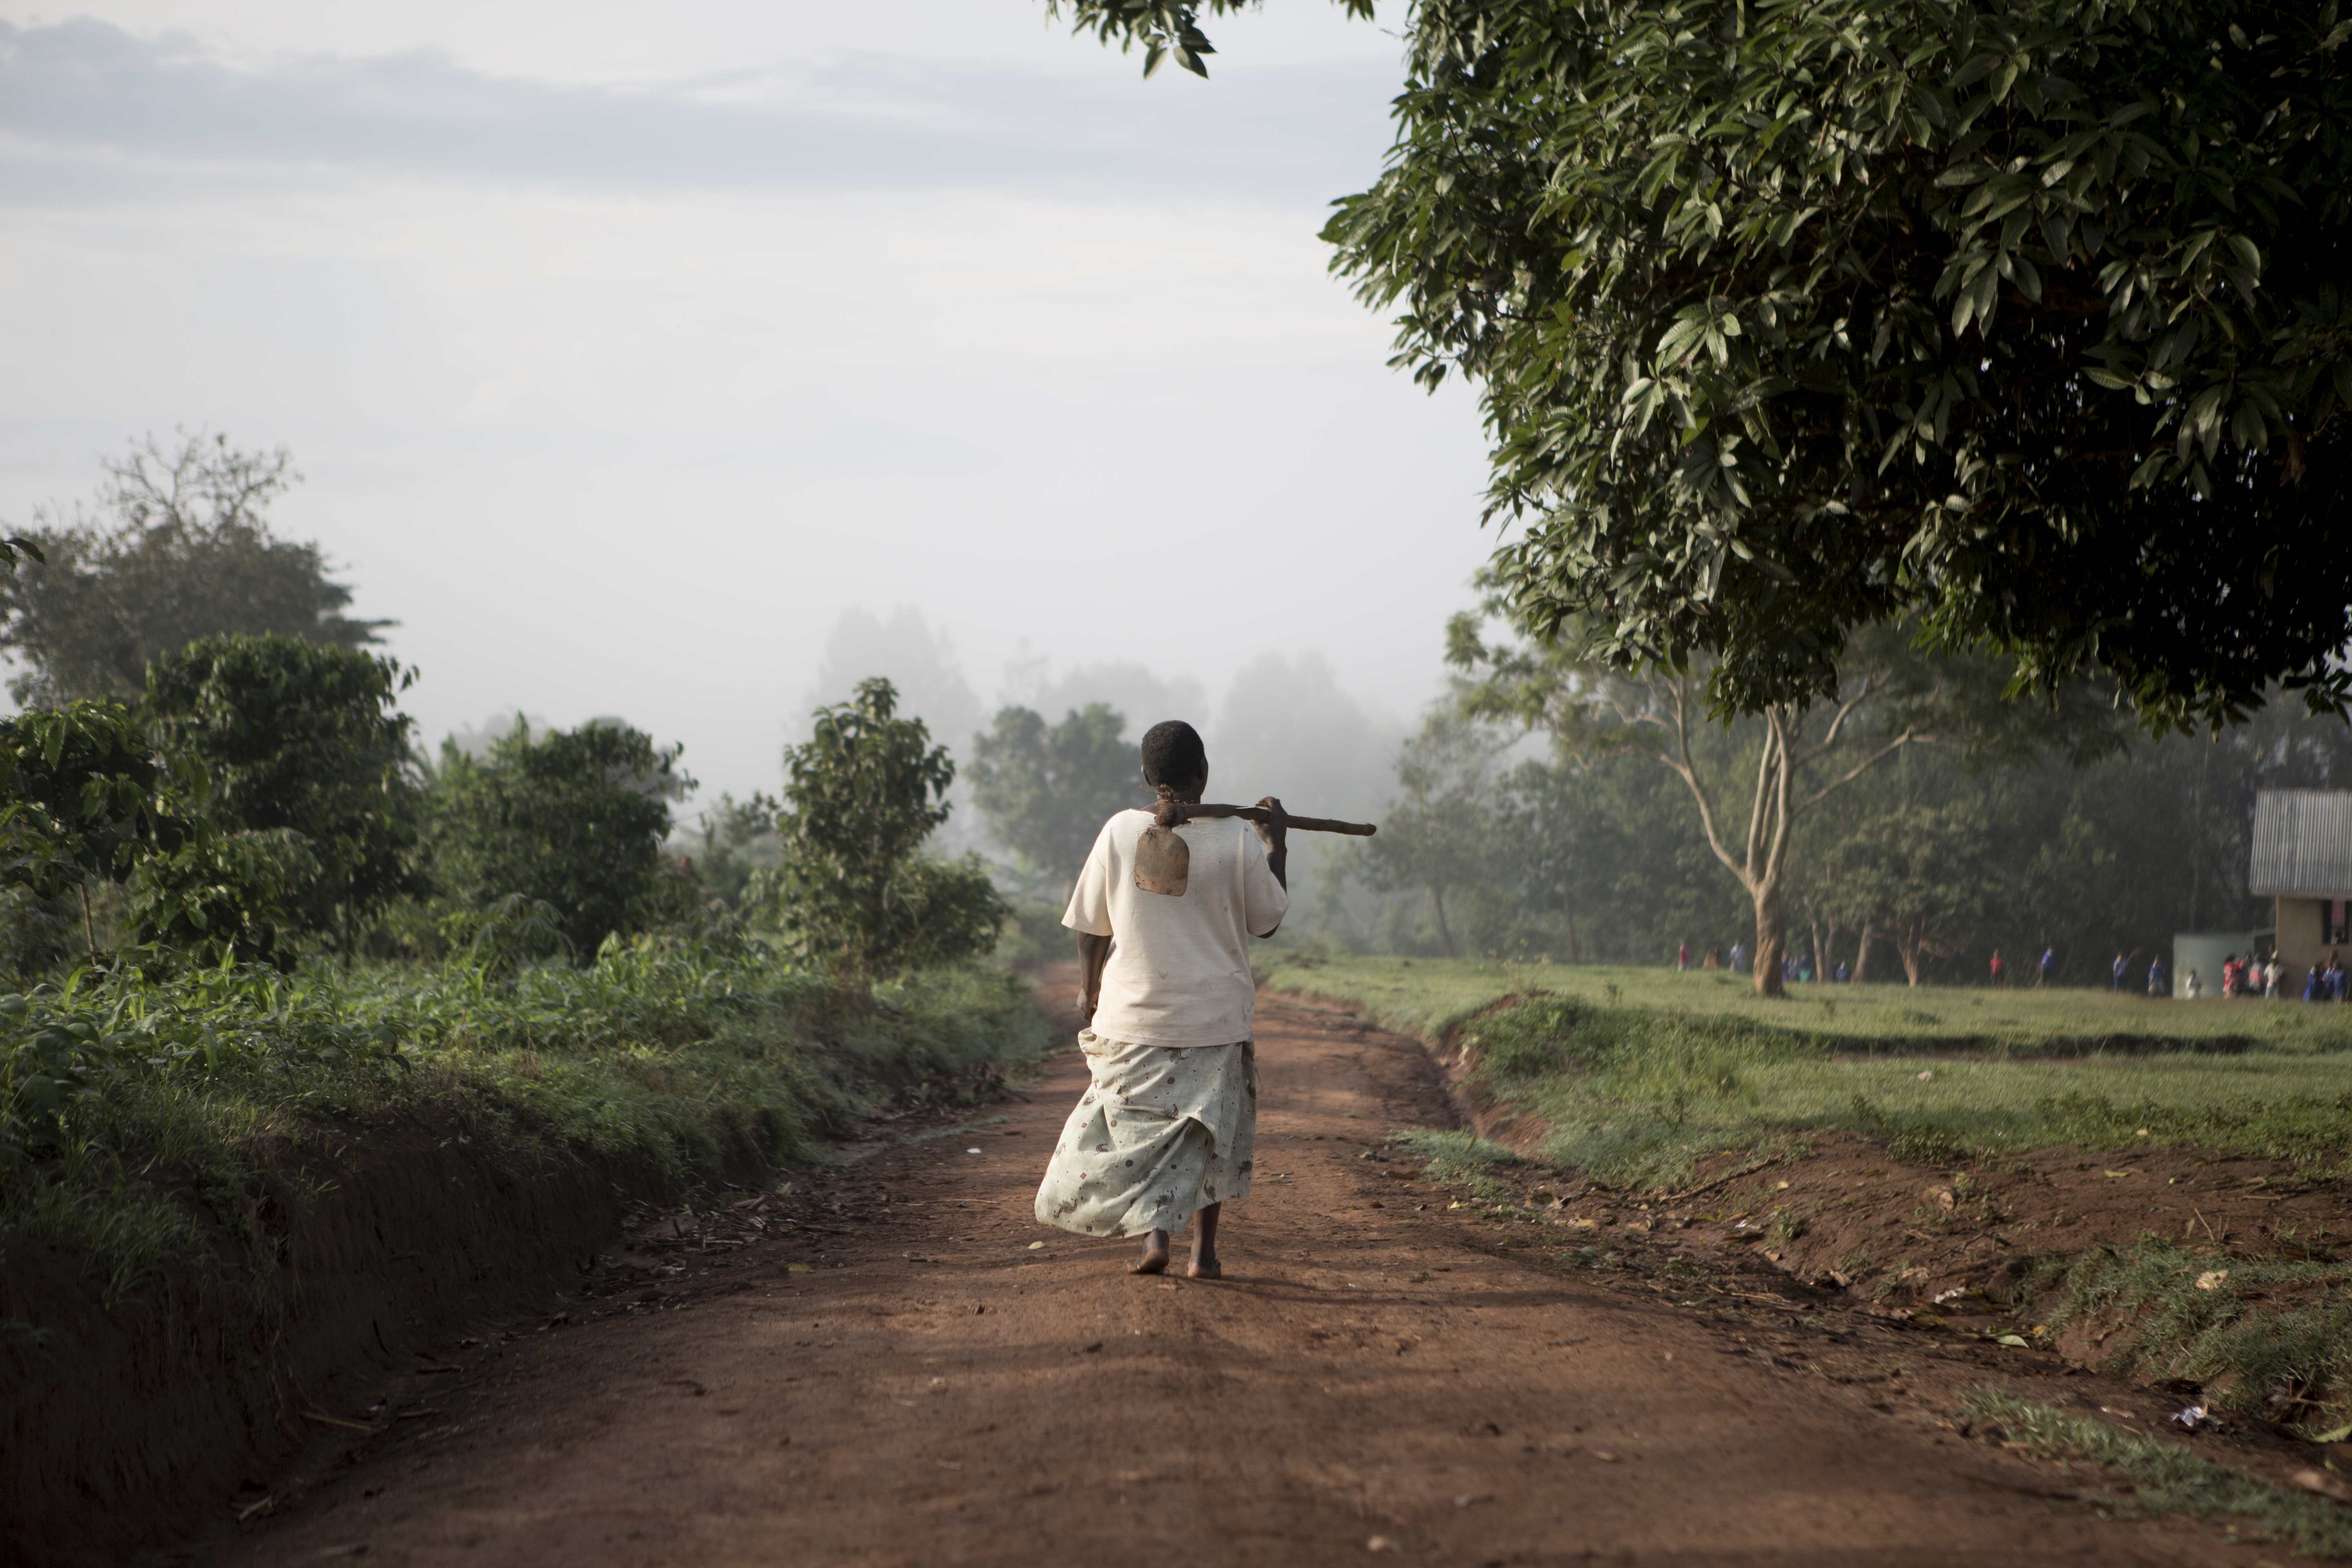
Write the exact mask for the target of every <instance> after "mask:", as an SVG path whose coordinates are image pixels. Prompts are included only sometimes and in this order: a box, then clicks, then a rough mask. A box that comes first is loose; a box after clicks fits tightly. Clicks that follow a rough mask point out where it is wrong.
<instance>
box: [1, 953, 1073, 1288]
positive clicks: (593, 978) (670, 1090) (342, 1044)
mask: <svg viewBox="0 0 2352 1568" xmlns="http://www.w3.org/2000/svg"><path fill="white" fill-rule="evenodd" d="M1043 1037H1044V1026H1043V1018H1042V1016H1041V1014H1040V1012H1039V1010H1038V1007H1037V1005H1036V1002H1035V1000H1034V995H1033V994H1031V991H1030V989H1029V987H1028V985H1027V984H1026V983H1025V982H1024V981H1022V980H1021V979H1020V978H1019V977H1017V976H1015V975H1013V974H1011V973H1007V972H1005V971H1003V970H1002V969H993V968H975V969H955V970H942V971H935V972H925V973H916V974H913V975H909V976H908V977H906V978H904V979H902V980H898V981H895V982H892V983H889V984H885V985H882V986H879V987H877V988H876V989H875V990H874V992H873V993H872V994H871V995H870V996H853V995H847V994H843V993H841V992H839V991H837V990H835V989H834V988H832V987H831V986H829V985H828V984H825V983H824V981H822V980H820V979H819V978H818V977H815V976H813V975H810V974H807V973H801V972H799V971H796V970H793V969H791V968H789V967H786V966H783V965H780V964H779V963H776V962H774V961H773V960H772V959H770V958H768V957H766V956H765V955H763V954H761V953H760V952H756V951H734V952H710V951H702V950H698V949H696V948H692V947H689V946H684V945H680V944H677V943H674V942H656V941H651V940H648V941H645V942H638V943H636V944H634V945H621V944H613V945H610V946H608V947H607V949H606V950H605V952H603V953H601V954H600V955H599V956H598V958H597V960H596V962H595V963H593V964H590V965H588V966H585V967H583V968H570V967H562V966H546V967H538V968H529V969H525V970H523V971H521V972H520V973H517V974H514V975H513V976H511V977H509V978H505V979H500V978H496V977H494V976H492V975H490V974H488V973H485V972H484V971H482V970H480V969H478V968H473V967H469V966H467V965H463V964H457V963H445V964H433V965H383V966H372V967H362V968H359V969H357V970H354V971H351V972H342V971H339V970H335V969H332V968H329V967H323V966H322V967H319V968H316V969H312V970H310V971H306V972H304V973H300V974H298V975H294V976H281V975H278V974H275V973H268V972H266V971H245V972H236V973H182V974H178V975H174V976H161V977H158V976H147V975H142V974H138V973H130V974H126V975H120V976H112V977H103V978H101V977H94V976H90V975H88V974H82V975H79V976H77V977H76V978H74V979H73V980H71V981H69V982H68V984H65V985H63V986H50V987H43V988H40V989H37V990H36V991H34V992H32V993H30V994H26V995H23V996H18V997H13V998H0V1236H6V1235H9V1234H14V1235H17V1236H20V1237H37V1238H41V1239H46V1240H49V1241H54V1242H57V1243H59V1244H62V1245H65V1246H68V1247H73V1248H76V1249H79V1250H81V1251H83V1252H86V1253H87V1254H88V1255H89V1257H90V1258H92V1259H93V1261H94V1262H95V1263H96V1264H97V1265H98V1266H99V1267H100V1268H102V1269H104V1270H105V1272H106V1274H107V1277H108V1279H109V1280H110V1292H111V1293H113V1294H119V1293H120V1292H121V1290H122V1289H126V1288H127V1287H128V1286H129V1285H130V1284H131V1282H132V1281H133V1280H134V1279H136V1278H137V1277H138V1276H139V1275H141V1274H142V1272H143V1271H145V1270H147V1269H150V1268H153V1267H155V1266H156V1265H158V1264H160V1263H161V1262H163V1261H164V1260H166V1259H168V1258H195V1257H199V1256H203V1255H205V1254H206V1251H207V1248H208V1247H209V1245H210V1243H209V1242H208V1239H207V1237H209V1236H213V1235H218V1234H222V1233H226V1235H227V1236H228V1237H232V1238H234V1239H236V1240H239V1241H250V1240H252V1239H254V1238H255V1237H257V1236H258V1235H259V1231H258V1221H257V1211H258V1208H259V1206H260V1205H261V1203H262V1201H263V1199H262V1193H263V1190H264V1183H263V1180H262V1178H263V1175H264V1173H265V1172H268V1171H277V1172H278V1173H280V1175H279V1179H280V1180H281V1181H282V1180H283V1174H282V1173H283V1171H284V1169H286V1168H287V1167H288V1164H289V1163H288V1162H287V1161H286V1160H285V1159H284V1158H283V1157H282V1156H283V1154H284V1152H285V1151H286V1150H287V1149H289V1147H294V1148H299V1147H304V1146H310V1145H317V1146H320V1147H324V1146H326V1145H328V1144H331V1143H332V1142H339V1141H340V1142H349V1141H351V1140H352V1139H364V1138H365V1137H366V1136H367V1132H368V1130H369V1129H370V1128H371V1127H375V1126H383V1125H386V1124H388V1123H391V1122H395V1121H404V1122H407V1123H411V1124H415V1123H417V1122H419V1121H422V1122H425V1123H427V1124H432V1125H436V1126H448V1127H457V1126H462V1127H464V1128H465V1129H467V1136H469V1137H471V1138H474V1139H475V1140H477V1141H487V1142H488V1143H489V1144H490V1145H491V1146H492V1147H493V1148H494V1149H495V1150H497V1151H499V1152H500V1153H501V1154H502V1156H503V1157H504V1158H505V1159H506V1160H507V1162H508V1163H509V1164H511V1165H512V1167H513V1168H515V1169H516V1170H518V1171H519V1172H522V1171H527V1170H528V1169H530V1167H531V1165H532V1164H533V1163H534V1162H535V1161H537V1160H538V1159H540V1158H543V1157H544V1155H545V1154H546V1153H547V1152H551V1151H567V1152H579V1153H586V1154H591V1155H593V1156H597V1157H600V1158H604V1159H606V1160H610V1161H612V1162H614V1163H616V1164H617V1165H618V1166H620V1167H622V1168H625V1169H628V1170H632V1171H635V1172H636V1173H638V1175H639V1178H640V1179H641V1180H643V1181H646V1182H647V1183H650V1184H658V1185H663V1186H667V1187H668V1188H671V1189H673V1190H690V1189H691V1188H693V1187H694V1186H696V1185H698V1184H706V1183H709V1182H710V1181H712V1180H714V1179H716V1178H717V1177H718V1176H719V1173H721V1172H722V1171H723V1170H725V1169H727V1168H729V1167H730V1164H732V1165H734V1166H737V1167H740V1164H741V1163H742V1161H743V1160H744V1159H745V1158H746V1157H747V1155H748V1156H751V1157H756V1158H757V1159H764V1160H765V1161H768V1162H770V1163H778V1162H783V1161H788V1160H792V1159H794V1158H799V1157H803V1156H805V1155H807V1154H808V1153H809V1152H811V1151H812V1150H813V1148H814V1146H815V1145H816V1143H817V1141H818V1140H820V1139H823V1138H824V1137H826V1136H829V1135H831V1134H833V1133H835V1132H838V1131H845V1129H846V1128H847V1127H848V1125H849V1124H850V1122H851V1121H853V1120H854V1119H855V1117H856V1115H857V1114H859V1113H860V1112H861V1111H862V1110H865V1109H866V1108H867V1107H869V1106H871V1105H873V1104H875V1103H877V1102H878V1101H879V1100H883V1099H885V1098H887V1097H889V1096H893V1095H900V1096H904V1095H909V1094H912V1095H927V1094H938V1093H943V1092H944V1093H949V1094H956V1093H961V1092H968V1091H970V1090H971V1089H974V1088H976V1087H979V1086H980V1085H981V1084H982V1083H984V1081H985V1080H986V1079H988V1077H989V1076H990V1075H991V1074H992V1073H993V1072H994V1071H995V1070H996V1069H997V1068H999V1067H1000V1066H1002V1065H1008V1064H1011V1063H1014V1062H1018V1061H1022V1060H1026V1059H1029V1058H1034V1056H1035V1054H1036V1053H1037V1051H1038V1049H1039V1047H1040V1046H1041V1045H1042V1043H1043ZM297 1164H299V1162H297ZM296 1196H297V1198H298V1199H299V1193H298V1194H296Z"/></svg>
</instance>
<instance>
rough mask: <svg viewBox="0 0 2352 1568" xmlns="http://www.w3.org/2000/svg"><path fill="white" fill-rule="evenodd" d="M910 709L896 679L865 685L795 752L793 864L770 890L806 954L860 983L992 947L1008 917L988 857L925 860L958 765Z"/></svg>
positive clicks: (789, 816)
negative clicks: (902, 703)
mask: <svg viewBox="0 0 2352 1568" xmlns="http://www.w3.org/2000/svg"><path fill="white" fill-rule="evenodd" d="M954 782H955V763H953V762H952V761H950V759H949V757H948V752H947V748H946V747H944V746H937V747H935V746H933V745H932V744H931V737H930V731H929V730H928V729H926V728H925V727H924V725H923V721H921V720H919V719H901V718H899V717H898V691H897V689H895V688H894V687H892V686H891V684H890V683H889V682H888V681H887V680H879V679H876V680H863V681H860V682H858V685H857V690H856V695H854V696H853V697H852V698H851V699H850V700H848V701H846V702H840V703H835V704H834V705H833V706H831V707H827V708H820V709H818V710H817V711H816V718H815V724H814V732H813V733H812V734H811V735H810V737H809V740H808V741H807V742H806V743H805V744H803V745H798V746H789V747H786V748H785V751H784V799H785V802H786V805H785V808H784V812H783V815H782V817H781V818H779V820H778V822H777V829H778V833H779V836H780V837H781V839H782V858H781V860H780V862H779V864H778V866H777V868H776V870H775V873H774V875H773V876H772V878H769V879H766V881H765V883H764V884H763V885H764V887H765V888H766V889H767V890H768V891H769V892H770V893H771V894H772V896H773V897H774V898H775V899H776V900H777V901H778V911H779V915H780V918H781V919H782V922H783V927H784V930H785V931H786V933H787V934H788V935H789V936H790V937H791V939H792V940H793V942H794V943H795V945H797V946H798V947H799V948H800V950H801V951H802V952H803V953H804V954H806V955H808V956H810V957H812V958H815V959H820V960H823V961H826V962H830V963H833V964H835V966H836V967H837V968H838V969H839V970H840V972H841V973H842V974H843V975H844V976H845V977H846V978H850V979H853V980H866V979H874V978H878V977H882V976H886V975H889V974H894V973H898V971H900V970H902V969H905V968H907V967H908V966H910V965H913V964H918V963H952V962H954V961H956V960H959V959H963V958H969V957H971V956H972V955H973V954H975V953H979V952H985V951H987V949H988V948H989V947H990V946H991V945H992V944H993V943H994V942H995V941H996V935H997V932H998V931H1000V930H1001V929H1002V928H1003V922H1004V917H1005V915H1006V913H1007V912H1008V911H1007V910H1006V909H1005V907H1004V901H1003V900H1002V899H1000V898H998V897H997V895H996V891H995V889H994V888H993V887H992V886H991V885H990V883H989V879H988V873H987V871H986V870H985V869H983V868H982V866H981V864H980V861H979V859H978V858H977V857H974V856H966V857H965V858H964V859H963V860H962V861H961V862H959V863H953V864H950V863H948V862H944V861H940V860H934V859H931V858H928V857H926V856H925V855H924V854H923V853H922V847H923V841H924V840H925V839H927V838H929V837H930V836H931V833H932V831H933V830H934V829H936V828H938V827H939V826H940V824H942V823H944V822H945V821H946V820H947V818H948V805H947V793H948V788H949V786H950V784H953V783H954Z"/></svg>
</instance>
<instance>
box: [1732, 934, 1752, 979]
mask: <svg viewBox="0 0 2352 1568" xmlns="http://www.w3.org/2000/svg"><path fill="white" fill-rule="evenodd" d="M1731 973H1734V974H1745V973H1748V950H1747V949H1746V948H1745V947H1743V946H1741V945H1740V944H1739V943H1738V942H1733V943H1732V944H1731Z"/></svg>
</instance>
